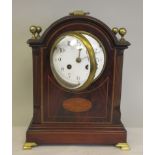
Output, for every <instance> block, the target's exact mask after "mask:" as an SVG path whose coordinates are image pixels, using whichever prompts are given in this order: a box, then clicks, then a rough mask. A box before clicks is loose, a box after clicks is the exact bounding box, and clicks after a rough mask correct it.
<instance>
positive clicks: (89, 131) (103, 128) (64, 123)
mask: <svg viewBox="0 0 155 155" xmlns="http://www.w3.org/2000/svg"><path fill="white" fill-rule="evenodd" d="M68 31H86V32H88V33H90V34H93V35H94V36H96V37H97V38H98V39H99V40H100V41H101V43H102V44H103V45H104V47H105V50H106V66H105V69H104V71H103V72H102V74H101V76H100V77H99V78H98V79H97V80H96V81H95V82H93V83H92V84H91V85H90V86H89V87H88V88H86V89H85V90H83V91H80V92H72V91H69V90H67V89H65V88H63V87H61V86H60V85H59V84H58V83H57V81H56V79H55V78H54V76H53V74H52V71H51V67H50V51H51V48H52V45H53V43H54V42H55V40H56V39H57V38H58V37H59V36H60V35H61V34H62V33H65V32H68ZM28 44H29V45H30V46H31V47H32V55H33V119H32V121H31V124H30V126H29V128H28V130H27V133H26V142H36V143H37V144H116V143H120V142H123V143H124V142H126V140H127V132H126V130H125V128H124V126H123V124H122V122H121V112H120V100H121V85H122V67H123V54H124V49H126V48H128V46H129V45H130V43H129V42H127V41H125V42H123V43H121V42H120V41H119V40H118V39H117V38H116V36H115V34H114V33H113V32H112V31H111V29H110V28H109V27H108V26H106V25H105V24H104V23H103V22H101V21H99V20H97V19H95V18H93V17H90V16H66V17H63V18H61V19H59V20H58V21H56V22H54V23H53V24H52V25H51V26H49V28H48V29H47V30H46V31H45V32H44V34H43V35H42V36H41V38H40V39H37V40H36V39H30V40H28ZM72 98H73V99H74V98H77V99H78V98H83V99H86V100H89V101H90V102H91V104H92V107H91V108H90V109H89V110H88V111H84V112H71V111H68V110H66V109H65V108H64V107H63V106H62V103H63V102H64V101H66V100H67V99H72Z"/></svg>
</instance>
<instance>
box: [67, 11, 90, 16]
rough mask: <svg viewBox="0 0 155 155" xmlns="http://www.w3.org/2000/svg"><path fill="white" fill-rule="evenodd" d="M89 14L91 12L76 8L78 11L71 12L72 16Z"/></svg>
mask: <svg viewBox="0 0 155 155" xmlns="http://www.w3.org/2000/svg"><path fill="white" fill-rule="evenodd" d="M88 14H89V12H84V11H82V10H76V11H73V12H71V13H69V15H71V16H86V15H88Z"/></svg>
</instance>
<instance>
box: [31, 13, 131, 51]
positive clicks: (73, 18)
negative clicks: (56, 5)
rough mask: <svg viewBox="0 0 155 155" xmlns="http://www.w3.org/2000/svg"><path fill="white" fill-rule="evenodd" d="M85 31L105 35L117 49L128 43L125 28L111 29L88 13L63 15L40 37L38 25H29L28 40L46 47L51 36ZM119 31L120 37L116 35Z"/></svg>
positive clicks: (123, 47) (50, 40) (124, 47)
mask: <svg viewBox="0 0 155 155" xmlns="http://www.w3.org/2000/svg"><path fill="white" fill-rule="evenodd" d="M77 30H78V31H87V32H88V33H92V34H94V35H98V36H99V37H101V38H103V37H105V38H106V40H107V42H108V43H109V44H110V46H112V47H114V48H118V49H121V50H123V49H126V48H128V46H129V45H130V43H129V42H128V41H126V40H125V39H124V35H125V34H126V29H125V28H120V29H118V28H113V29H112V30H111V29H110V28H109V27H108V26H107V25H106V24H104V23H103V22H102V21H100V20H98V19H96V18H94V17H91V16H88V15H73V14H70V16H66V17H63V18H61V19H59V20H57V21H56V22H54V23H53V24H51V25H50V26H49V27H48V28H47V29H46V30H45V32H44V33H43V35H42V36H41V37H40V35H39V33H40V32H41V28H40V27H39V26H31V27H30V32H31V33H32V38H31V39H29V40H28V44H29V45H30V46H31V47H46V46H48V44H49V43H50V42H51V43H52V42H53V41H52V39H53V38H56V37H57V36H59V34H61V33H63V32H66V31H77ZM117 33H119V35H120V36H121V38H120V39H118V38H117V37H116V34H117Z"/></svg>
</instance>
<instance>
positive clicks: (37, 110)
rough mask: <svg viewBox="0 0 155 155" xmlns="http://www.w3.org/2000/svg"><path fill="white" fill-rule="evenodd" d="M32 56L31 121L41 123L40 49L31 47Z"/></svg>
mask: <svg viewBox="0 0 155 155" xmlns="http://www.w3.org/2000/svg"><path fill="white" fill-rule="evenodd" d="M32 58H33V118H32V123H34V124H38V123H41V100H42V99H41V91H42V85H41V82H42V81H41V80H42V79H41V65H42V64H41V49H40V48H38V47H33V48H32Z"/></svg>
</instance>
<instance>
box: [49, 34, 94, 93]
mask: <svg viewBox="0 0 155 155" xmlns="http://www.w3.org/2000/svg"><path fill="white" fill-rule="evenodd" d="M66 35H68V36H73V37H75V38H77V39H79V40H80V41H81V42H82V43H83V45H84V46H85V47H86V49H87V51H88V55H89V60H90V73H89V76H88V78H87V80H86V81H85V82H84V83H83V84H82V85H81V86H80V87H77V85H74V86H73V87H71V85H70V84H69V83H68V82H66V81H64V80H63V79H62V78H61V77H60V76H59V75H58V73H57V72H56V70H55V69H54V65H51V67H52V70H53V71H52V72H53V74H54V76H55V78H56V79H58V80H57V81H58V83H59V84H60V85H62V86H63V87H65V88H67V89H69V90H72V91H81V90H84V89H86V88H87V87H88V86H89V85H90V84H91V83H92V82H93V80H94V77H95V73H96V70H97V63H96V59H95V52H94V49H93V47H92V45H91V43H90V42H89V41H88V39H87V38H86V37H85V36H83V35H82V34H80V33H78V32H74V31H71V32H66V33H64V34H62V35H61V36H60V37H59V38H58V39H57V40H56V41H55V43H54V44H53V47H52V53H53V50H54V48H55V47H56V46H57V44H58V43H59V42H60V41H61V40H62V39H63V38H64V37H65V36H66Z"/></svg>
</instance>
